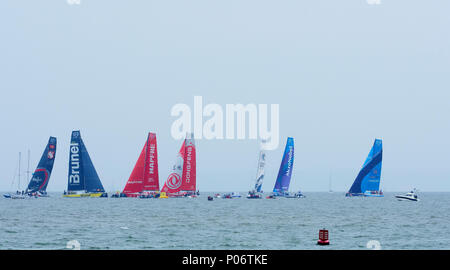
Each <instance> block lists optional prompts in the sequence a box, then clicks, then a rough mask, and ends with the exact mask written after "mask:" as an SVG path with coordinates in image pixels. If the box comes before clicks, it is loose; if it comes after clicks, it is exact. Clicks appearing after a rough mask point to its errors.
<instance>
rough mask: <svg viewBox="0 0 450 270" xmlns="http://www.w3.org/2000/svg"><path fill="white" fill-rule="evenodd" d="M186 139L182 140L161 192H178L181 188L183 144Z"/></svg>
mask: <svg viewBox="0 0 450 270" xmlns="http://www.w3.org/2000/svg"><path fill="white" fill-rule="evenodd" d="M185 143H186V141H184V142H183V145H182V146H181V148H180V151H179V152H178V155H177V159H176V161H175V164H174V165H173V167H172V170H171V173H170V174H169V176H168V177H167V180H166V182H165V183H164V186H163V188H162V189H161V192H165V193H167V194H173V193H178V192H179V191H180V190H181V183H182V181H181V177H182V174H183V157H184V145H185Z"/></svg>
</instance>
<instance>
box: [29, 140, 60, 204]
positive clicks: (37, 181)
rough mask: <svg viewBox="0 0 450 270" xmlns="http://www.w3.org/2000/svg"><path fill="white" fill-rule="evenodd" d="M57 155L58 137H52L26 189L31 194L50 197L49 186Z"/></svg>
mask: <svg viewBox="0 0 450 270" xmlns="http://www.w3.org/2000/svg"><path fill="white" fill-rule="evenodd" d="M55 157H56V138H55V137H50V138H49V140H48V143H47V146H46V147H45V149H44V152H43V153H42V156H41V159H40V160H39V163H38V165H37V167H36V170H34V173H33V175H32V177H31V179H30V181H29V183H28V187H27V189H26V191H25V192H26V193H27V194H28V195H29V196H38V197H48V194H47V186H48V183H49V181H50V175H51V174H52V170H53V164H54V163H55Z"/></svg>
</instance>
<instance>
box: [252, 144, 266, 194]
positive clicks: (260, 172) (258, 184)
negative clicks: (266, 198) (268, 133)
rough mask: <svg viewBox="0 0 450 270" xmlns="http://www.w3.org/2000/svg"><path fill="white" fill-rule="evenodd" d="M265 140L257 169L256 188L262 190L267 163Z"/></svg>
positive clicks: (257, 190)
mask: <svg viewBox="0 0 450 270" xmlns="http://www.w3.org/2000/svg"><path fill="white" fill-rule="evenodd" d="M264 145H265V141H264V140H263V141H262V142H261V150H260V151H259V159H258V170H257V171H256V183H255V188H254V190H255V191H256V192H261V188H262V184H263V179H264V167H265V165H266V151H265V149H264V147H265V146H264Z"/></svg>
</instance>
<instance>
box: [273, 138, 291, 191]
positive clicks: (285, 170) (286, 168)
mask: <svg viewBox="0 0 450 270" xmlns="http://www.w3.org/2000/svg"><path fill="white" fill-rule="evenodd" d="M293 167H294V138H291V137H288V138H287V142H286V147H285V149H284V154H283V159H282V160H281V165H280V170H279V171H278V177H277V180H276V182H275V186H274V188H273V194H274V195H275V196H286V195H288V190H289V184H290V183H291V177H292V170H293Z"/></svg>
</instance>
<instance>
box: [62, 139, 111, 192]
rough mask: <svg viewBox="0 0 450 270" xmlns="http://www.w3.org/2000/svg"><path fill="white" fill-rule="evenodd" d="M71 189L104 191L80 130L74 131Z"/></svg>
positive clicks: (71, 148) (70, 160) (71, 155)
mask: <svg viewBox="0 0 450 270" xmlns="http://www.w3.org/2000/svg"><path fill="white" fill-rule="evenodd" d="M67 189H68V190H69V191H81V190H84V191H86V192H104V191H105V189H104V188H103V185H102V182H101V181H100V178H99V177H98V174H97V171H96V170H95V168H94V164H92V160H91V157H90V156H89V153H88V152H87V149H86V145H85V144H84V142H83V140H82V139H81V135H80V131H73V132H72V138H71V142H70V154H69V176H68V188H67Z"/></svg>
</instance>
